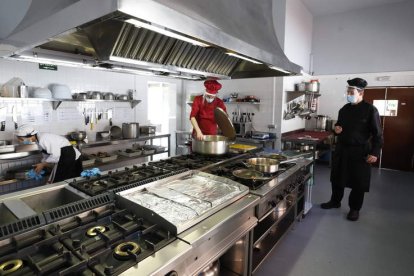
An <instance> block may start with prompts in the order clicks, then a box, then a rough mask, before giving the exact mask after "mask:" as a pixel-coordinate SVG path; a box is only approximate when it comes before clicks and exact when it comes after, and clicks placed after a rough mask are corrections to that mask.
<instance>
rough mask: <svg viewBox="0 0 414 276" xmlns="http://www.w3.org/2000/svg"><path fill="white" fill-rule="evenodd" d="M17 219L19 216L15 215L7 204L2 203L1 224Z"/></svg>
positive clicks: (0, 205) (0, 206)
mask: <svg viewBox="0 0 414 276" xmlns="http://www.w3.org/2000/svg"><path fill="white" fill-rule="evenodd" d="M16 220H17V218H16V217H15V216H14V215H13V213H12V212H10V210H9V209H8V208H7V207H6V205H4V204H3V203H0V225H3V224H8V223H10V222H13V221H16Z"/></svg>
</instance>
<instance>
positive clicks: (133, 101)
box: [49, 99, 141, 110]
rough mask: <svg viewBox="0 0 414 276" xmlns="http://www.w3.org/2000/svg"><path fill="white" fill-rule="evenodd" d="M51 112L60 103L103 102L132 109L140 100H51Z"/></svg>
mask: <svg viewBox="0 0 414 276" xmlns="http://www.w3.org/2000/svg"><path fill="white" fill-rule="evenodd" d="M49 101H51V102H52V106H53V110H56V109H57V108H58V107H59V105H60V104H61V103H62V102H92V103H103V102H118V103H130V104H131V108H134V107H135V106H137V104H139V103H140V102H141V100H95V99H73V100H70V99H67V100H66V99H51V100H49Z"/></svg>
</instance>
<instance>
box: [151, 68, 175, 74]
mask: <svg viewBox="0 0 414 276" xmlns="http://www.w3.org/2000/svg"><path fill="white" fill-rule="evenodd" d="M148 69H149V70H153V71H159V72H165V73H176V72H175V71H172V70H169V69H166V68H159V67H150V68H148Z"/></svg>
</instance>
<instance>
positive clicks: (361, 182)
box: [331, 101, 383, 192]
mask: <svg viewBox="0 0 414 276" xmlns="http://www.w3.org/2000/svg"><path fill="white" fill-rule="evenodd" d="M335 125H336V126H341V127H342V132H341V133H340V134H339V135H338V143H337V145H336V148H335V152H334V155H333V162H332V170H331V181H332V184H333V185H334V186H337V187H349V188H355V189H359V190H361V191H364V192H368V191H369V186H370V180H371V165H370V164H368V163H367V162H366V159H367V155H368V154H370V155H374V156H376V157H379V154H380V151H381V147H382V144H383V136H382V127H381V120H380V116H379V113H378V110H377V109H376V107H375V106H373V105H372V104H369V103H367V102H365V101H362V102H360V103H358V104H354V105H352V104H346V105H345V106H343V107H342V108H341V109H340V110H339V115H338V121H337V123H336V124H335Z"/></svg>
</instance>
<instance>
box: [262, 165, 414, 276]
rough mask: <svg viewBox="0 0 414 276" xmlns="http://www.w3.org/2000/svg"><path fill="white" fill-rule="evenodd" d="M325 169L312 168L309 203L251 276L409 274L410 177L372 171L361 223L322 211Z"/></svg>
mask: <svg viewBox="0 0 414 276" xmlns="http://www.w3.org/2000/svg"><path fill="white" fill-rule="evenodd" d="M329 172H330V169H329V168H328V167H327V166H325V165H317V166H316V169H315V183H316V184H315V186H314V189H313V202H314V203H315V205H314V206H313V208H312V209H311V211H310V212H309V213H308V214H307V215H306V217H305V218H304V219H303V220H302V221H301V222H299V223H297V224H296V226H295V227H294V228H293V229H292V230H291V231H290V232H289V233H288V235H286V236H285V238H284V239H283V240H282V241H281V242H280V243H279V244H278V246H277V247H276V248H275V249H274V250H273V252H272V253H271V254H270V255H269V256H268V258H267V259H266V260H265V262H264V263H263V264H262V266H261V267H260V268H259V269H258V271H257V272H256V273H255V276H264V275H266V276H268V275H279V276H325V275H329V276H337V275H340V276H342V275H352V276H360V275H361V276H368V275H369V276H370V275H375V276H382V275H384V276H385V275H386V276H391V275H392V276H395V275H398V276H405V275H407V276H412V275H414V173H412V172H398V171H390V170H378V169H373V171H372V173H373V174H372V180H371V191H370V192H369V193H368V194H366V196H365V201H364V206H363V207H362V210H361V212H360V220H359V221H356V222H351V221H348V220H346V218H345V217H346V214H347V212H348V210H349V209H348V195H349V189H346V193H345V196H344V199H343V200H342V207H341V208H340V209H334V210H323V209H321V208H320V207H319V204H320V203H321V202H325V201H327V200H329V198H330V190H331V189H330V182H329Z"/></svg>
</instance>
